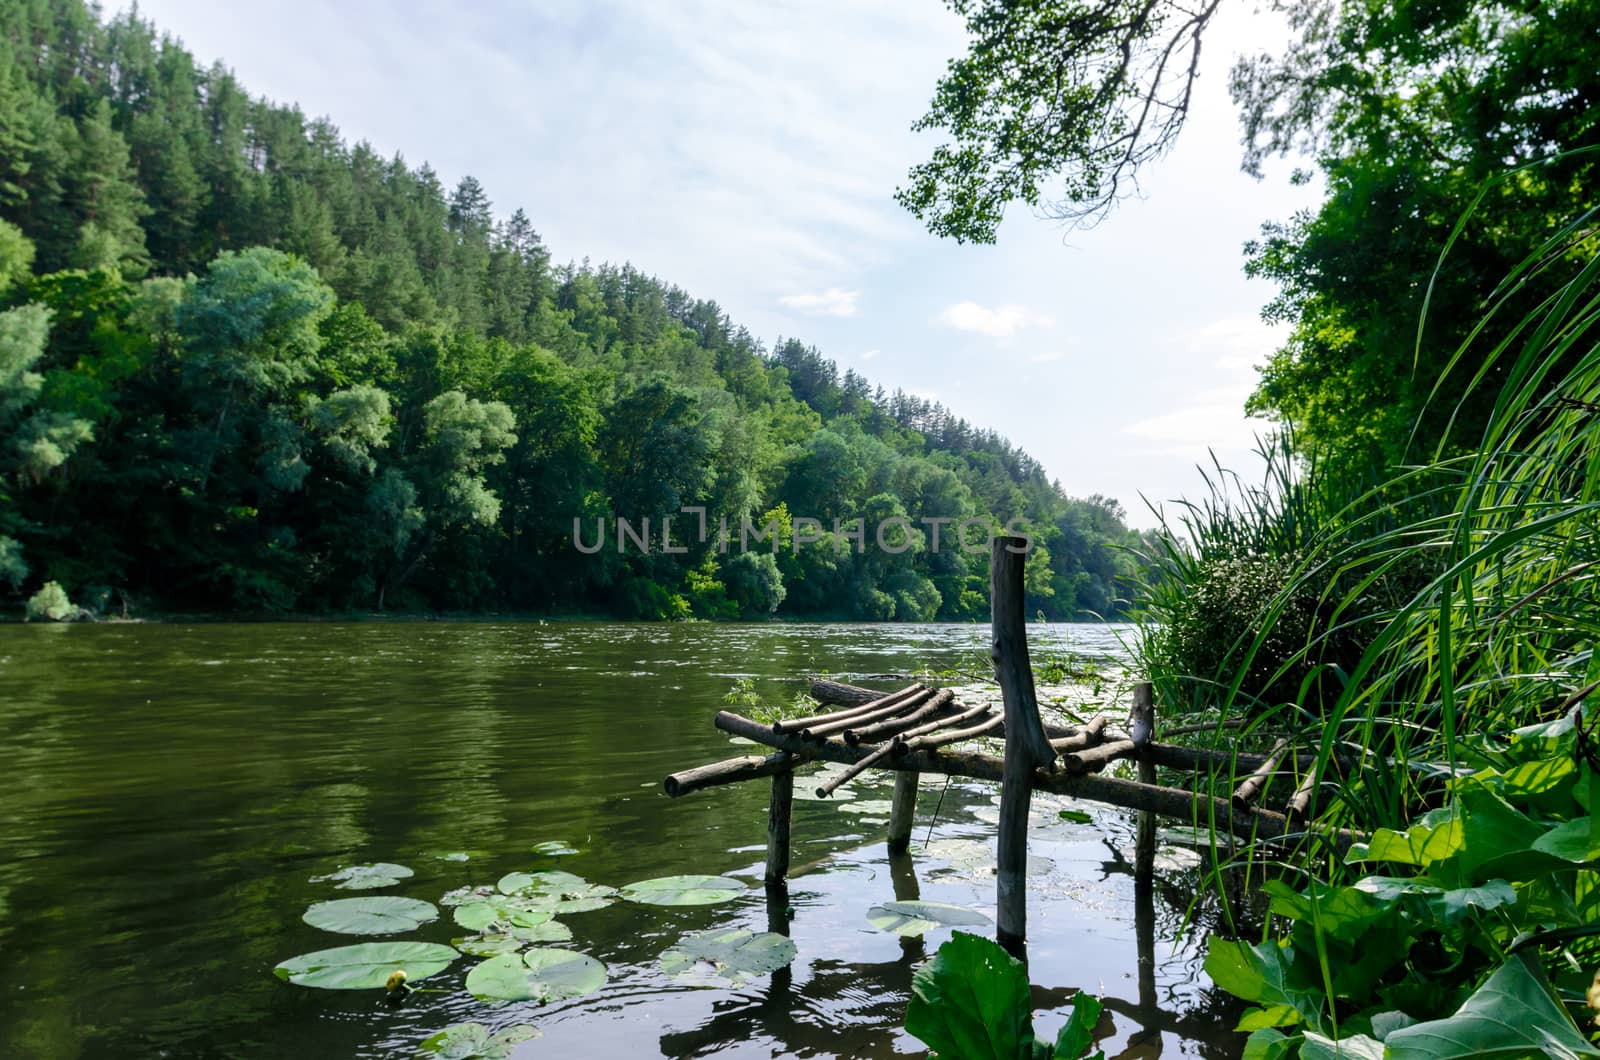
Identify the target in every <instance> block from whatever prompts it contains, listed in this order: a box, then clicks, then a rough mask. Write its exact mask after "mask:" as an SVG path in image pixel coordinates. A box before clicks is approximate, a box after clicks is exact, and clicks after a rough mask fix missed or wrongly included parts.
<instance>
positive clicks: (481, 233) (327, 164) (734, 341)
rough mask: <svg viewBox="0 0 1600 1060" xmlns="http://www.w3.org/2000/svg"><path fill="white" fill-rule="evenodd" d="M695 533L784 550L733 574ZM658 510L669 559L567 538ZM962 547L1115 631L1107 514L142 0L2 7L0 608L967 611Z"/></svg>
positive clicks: (1033, 607) (975, 561)
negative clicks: (714, 531)
mask: <svg viewBox="0 0 1600 1060" xmlns="http://www.w3.org/2000/svg"><path fill="white" fill-rule="evenodd" d="M686 511H689V512H692V511H699V512H701V513H709V514H710V516H711V519H712V521H713V523H715V522H716V521H717V520H718V519H726V520H728V522H729V524H730V525H732V526H742V525H743V523H744V522H745V521H746V520H748V521H749V522H750V523H752V524H754V525H756V526H759V527H762V528H766V527H769V526H775V527H776V528H777V530H776V534H777V541H778V544H779V546H780V547H779V548H778V549H777V550H776V553H777V554H771V553H770V552H768V551H760V552H746V553H744V554H740V555H724V554H721V553H719V552H718V550H717V549H716V548H715V547H714V545H713V543H712V542H711V541H709V540H704V539H705V538H707V536H708V535H707V534H706V533H705V532H704V523H702V524H701V527H702V532H701V533H700V534H699V537H700V538H701V539H702V540H699V541H696V540H694V535H692V534H690V533H688V532H686V531H685V527H686V526H687V525H688V524H689V523H690V522H692V517H691V516H689V515H686V514H684V513H685V512H686ZM665 517H671V518H672V519H674V520H675V521H676V525H675V526H674V529H673V532H672V536H671V539H670V541H669V542H667V543H666V544H664V545H663V546H662V547H659V548H657V547H652V548H651V549H649V550H648V551H644V550H638V551H634V552H632V553H631V554H619V553H618V551H617V550H615V549H609V550H605V551H603V552H600V553H596V554H593V555H588V554H584V552H583V551H582V550H580V549H579V548H577V547H576V546H575V545H574V542H573V526H574V522H575V520H576V521H580V522H581V524H582V525H583V526H585V527H587V528H588V530H587V534H589V535H592V534H593V528H594V527H595V525H596V522H597V520H598V521H600V523H601V524H602V525H613V526H619V525H620V524H618V522H617V520H619V519H621V520H626V521H627V522H628V523H629V525H631V526H632V527H634V528H638V527H640V526H642V525H650V526H652V527H662V520H663V519H664V518H665ZM856 520H860V521H861V525H862V526H864V527H867V528H874V527H875V528H878V532H877V534H876V538H875V539H874V540H872V541H870V542H868V543H869V544H870V545H872V546H875V547H859V546H858V544H857V543H858V542H859V541H860V540H861V539H860V538H852V537H851V536H850V534H849V530H848V529H847V527H848V524H851V523H853V522H855V521H856ZM645 521H648V524H646V523H645ZM841 524H844V526H841ZM963 524H966V525H973V524H975V525H976V526H977V527H983V526H987V527H989V528H990V529H991V530H998V529H999V528H1001V527H1013V528H1014V530H1013V532H1015V531H1017V530H1020V531H1021V532H1023V533H1026V534H1027V535H1028V536H1029V537H1030V538H1031V539H1032V540H1033V541H1034V542H1035V545H1036V548H1035V549H1034V551H1033V553H1032V554H1031V561H1030V563H1029V565H1028V590H1029V593H1028V607H1029V612H1030V613H1033V612H1035V611H1041V612H1043V613H1045V614H1046V615H1047V616H1049V617H1051V618H1057V619H1073V618H1076V617H1078V616H1083V615H1096V616H1105V617H1119V616H1120V615H1122V614H1123V612H1124V611H1125V609H1126V606H1127V604H1126V601H1127V597H1128V593H1129V590H1130V589H1131V586H1132V574H1133V568H1134V566H1135V562H1136V561H1135V559H1134V558H1133V552H1132V550H1131V547H1130V546H1133V545H1136V544H1137V543H1138V542H1139V541H1140V540H1141V536H1140V534H1139V533H1138V532H1136V531H1133V530H1131V529H1129V528H1128V526H1127V525H1126V519H1125V513H1124V512H1123V511H1122V509H1121V508H1120V506H1119V505H1118V504H1117V502H1115V501H1114V500H1111V499H1109V498H1106V497H1101V496H1094V497H1089V498H1072V497H1068V496H1066V495H1065V494H1064V493H1063V492H1062V490H1061V488H1060V486H1059V485H1058V484H1057V483H1055V482H1053V481H1051V480H1050V479H1049V478H1048V476H1047V475H1046V474H1045V472H1044V469H1043V468H1042V467H1041V466H1040V464H1039V463H1038V461H1036V460H1035V459H1033V458H1032V457H1031V456H1029V455H1028V454H1027V453H1025V452H1023V451H1021V450H1020V449H1018V448H1016V447H1015V446H1013V445H1012V444H1011V443H1010V442H1009V441H1007V440H1006V439H1005V438H1003V437H1001V436H1000V435H999V434H997V433H995V432H994V431H992V430H987V429H983V428H980V427H975V426H973V425H971V424H969V423H968V422H967V421H965V420H963V419H961V418H960V417H959V416H957V415H956V414H955V413H954V412H952V411H951V410H950V409H948V408H946V407H944V406H943V405H941V404H939V403H937V402H931V401H928V400H926V399H924V398H921V397H917V396H915V395H912V394H907V393H904V392H902V391H898V390H895V391H889V390H885V389H884V388H883V387H882V386H878V385H875V384H873V383H871V382H869V381H868V380H867V379H865V378H863V377H862V376H861V375H859V374H858V373H856V372H855V371H853V370H849V371H844V372H842V373H841V372H840V370H839V368H838V366H837V365H836V364H835V363H834V362H833V361H831V360H828V359H827V358H826V357H824V356H823V355H822V353H821V352H820V351H818V350H817V349H816V348H815V347H812V346H809V345H807V344H805V343H804V342H802V341H801V340H799V339H797V338H794V337H787V338H785V337H776V338H773V339H771V340H770V341H768V340H764V339H762V338H760V337H757V336H755V335H752V334H751V333H750V332H749V331H748V330H747V329H745V328H743V327H741V326H740V325H738V324H737V323H736V322H734V321H733V320H731V319H730V318H729V317H728V315H727V313H726V312H724V311H723V309H722V308H721V307H720V306H718V305H717V303H715V302H713V301H709V300H704V299H698V298H694V297H691V296H690V295H689V294H688V293H686V292H685V291H683V290H682V289H681V288H678V287H676V286H674V285H672V284H671V283H669V282H666V281H663V280H659V279H657V278H654V277H651V276H647V275H645V274H643V273H641V272H639V271H638V270H637V269H635V268H633V267H632V266H630V265H626V264H623V265H618V264H601V265H592V264H590V263H589V262H588V261H584V262H582V263H581V264H568V265H560V264H557V263H555V262H554V261H552V258H551V253H550V251H549V249H548V248H546V247H545V245H544V243H543V242H542V240H541V239H540V237H539V235H538V233H537V232H536V231H535V229H534V227H533V222H532V221H531V220H530V218H529V217H528V215H527V214H525V213H524V212H523V211H521V210H513V211H509V212H508V211H506V210H504V209H501V210H498V211H497V210H496V209H495V208H494V205H493V204H492V203H491V201H490V199H489V195H488V192H487V190H486V189H485V188H484V187H483V186H482V185H481V184H479V182H478V181H477V180H475V179H474V178H472V177H470V176H468V177H464V178H463V179H462V180H460V181H459V183H457V185H456V186H455V187H454V188H453V189H452V188H446V187H444V186H443V184H442V183H441V181H440V179H439V176H438V174H437V173H436V172H435V171H434V170H433V169H432V168H430V167H429V166H428V165H426V164H423V165H418V166H413V165H412V164H410V163H408V162H407V161H406V160H405V159H404V158H402V157H400V156H396V157H393V158H384V157H380V156H379V155H377V154H376V153H375V152H374V151H373V150H372V148H371V147H370V146H369V145H367V144H366V143H364V142H360V141H357V142H354V143H351V142H350V141H348V140H346V139H345V138H344V136H343V135H342V134H341V133H340V131H339V130H338V129H337V128H336V127H335V126H334V125H333V124H332V123H331V121H329V120H328V119H326V118H316V119H308V118H307V117H306V115H304V114H303V113H302V112H301V111H300V110H299V109H297V108H295V107H293V106H290V105H278V104H273V103H269V102H267V101H265V100H261V99H257V98H253V97H251V96H250V95H249V94H248V92H247V91H246V90H245V88H244V86H242V85H240V84H239V83H238V81H237V80H236V79H235V78H234V77H233V75H232V74H231V73H230V72H229V71H228V70H227V68H226V67H224V66H222V65H220V64H218V65H212V66H206V65H203V64H201V63H200V62H198V61H197V60H196V59H195V57H194V56H192V55H191V54H190V53H189V52H187V51H186V50H185V49H184V48H183V46H182V44H181V43H180V42H178V41H177V40H175V39H173V38H171V37H167V36H162V35H161V34H160V32H159V31H158V30H157V29H156V28H155V27H154V26H153V25H151V24H150V23H149V22H147V21H145V20H144V19H143V18H141V17H140V16H139V14H138V13H137V10H134V11H131V12H126V13H122V14H117V15H113V16H110V17H106V16H105V15H104V12H103V11H102V10H101V9H100V8H98V7H96V6H92V5H89V4H86V3H84V2H83V0H42V2H40V3H35V4H13V5H7V6H6V7H5V8H4V12H3V13H0V611H12V612H13V613H20V612H22V611H23V610H24V608H25V607H27V606H28V603H29V602H30V601H32V602H33V603H32V607H31V609H30V610H31V612H32V613H33V614H34V615H36V616H37V617H41V618H45V617H48V616H49V615H51V614H56V615H68V614H76V613H78V612H77V610H76V609H77V608H86V609H88V610H89V611H90V612H93V613H97V614H105V613H118V614H121V613H123V611H124V610H125V609H127V610H131V612H132V613H134V614H139V613H144V612H145V611H147V610H148V611H152V612H194V613H215V612H224V613H230V614H231V613H238V614H251V615H253V614H258V613H280V612H281V613H285V614H292V613H308V612H319V613H320V612H328V613H331V614H347V613H364V612H367V611H382V612H385V613H388V612H391V611H401V612H407V611H417V612H424V613H429V612H478V611H483V612H500V613H506V612H515V613H523V612H529V613H570V612H577V613H582V614H586V615H587V614H594V615H596V616H605V617H608V618H613V619H681V618H689V617H699V618H745V619H749V618H761V617H767V616H773V615H776V616H779V617H798V616H807V615H817V616H822V615H826V616H840V617H845V618H849V619H867V620H896V621H925V620H934V619H937V620H953V621H966V620H980V619H982V618H983V617H984V615H985V614H986V602H985V591H986V576H987V575H986V570H985V568H984V566H983V564H984V562H985V559H984V556H982V555H977V554H972V553H967V552H963V551H962V550H960V549H958V548H954V547H952V546H951V544H950V543H949V542H948V541H947V542H945V543H944V544H943V545H942V546H941V545H940V544H938V543H937V542H938V541H939V537H938V535H939V530H940V528H941V527H944V528H945V529H946V530H947V531H948V530H949V529H950V528H951V527H955V526H960V525H963ZM824 527H825V528H828V529H827V530H826V531H824V530H822V529H821V528H824ZM885 527H888V528H889V530H888V531H887V533H886V532H885V530H884V528H885ZM646 533H647V534H648V532H646ZM650 536H651V537H653V536H654V535H650ZM662 536H663V537H665V536H666V535H665V534H663V535H662ZM866 536H867V537H872V536H873V535H872V533H871V531H870V530H869V531H868V532H867V534H866ZM947 537H948V533H947ZM672 541H676V542H681V544H678V545H671V542H672ZM802 543H803V544H806V545H807V546H808V547H805V548H794V547H792V546H793V545H796V544H802ZM651 544H652V545H655V544H656V542H655V541H654V540H652V541H651ZM668 546H670V547H668ZM41 594H42V595H41Z"/></svg>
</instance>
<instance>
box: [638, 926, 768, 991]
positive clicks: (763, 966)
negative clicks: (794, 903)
mask: <svg viewBox="0 0 1600 1060" xmlns="http://www.w3.org/2000/svg"><path fill="white" fill-rule="evenodd" d="M797 952H798V951H797V950H796V948H795V944H794V942H793V941H792V940H790V939H788V938H785V937H784V936H782V935H778V934H775V933H773V932H770V931H759V932H757V931H748V930H745V929H744V928H721V929H718V930H715V931H703V932H701V933H699V934H697V935H688V936H685V937H684V938H682V939H679V940H678V942H677V944H676V945H674V946H672V947H671V948H670V949H668V950H667V951H666V952H665V953H663V954H662V955H661V970H662V971H663V972H665V973H666V974H667V975H687V974H690V973H693V972H695V971H697V970H699V969H701V968H703V967H709V968H710V969H711V971H712V972H713V973H714V974H716V975H718V976H721V977H722V978H724V979H728V980H731V981H733V982H735V983H741V982H748V981H750V980H753V979H757V978H759V977H761V976H763V975H769V974H771V973H772V972H775V971H777V970H778V969H779V968H782V967H784V966H785V965H787V964H788V963H789V962H790V961H792V960H794V958H795V954H796V953H797Z"/></svg>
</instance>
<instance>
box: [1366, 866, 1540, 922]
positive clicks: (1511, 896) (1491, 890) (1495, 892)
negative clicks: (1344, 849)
mask: <svg viewBox="0 0 1600 1060" xmlns="http://www.w3.org/2000/svg"><path fill="white" fill-rule="evenodd" d="M1355 889H1356V890H1358V891H1362V892H1365V893H1366V894H1370V895H1372V896H1373V897H1374V898H1377V899H1379V900H1380V901H1394V900H1397V899H1399V898H1402V897H1406V896H1409V895H1416V896H1420V897H1421V898H1423V899H1424V901H1425V904H1426V905H1427V907H1428V909H1429V910H1430V911H1431V912H1432V913H1433V915H1434V917H1435V919H1438V920H1440V921H1443V922H1444V923H1455V922H1456V921H1458V920H1460V919H1461V918H1462V917H1464V916H1466V915H1467V911H1468V910H1469V909H1483V910H1488V909H1498V908H1499V907H1500V906H1503V905H1512V904H1514V903H1515V902H1516V900H1517V892H1516V890H1515V889H1514V888H1513V887H1512V886H1511V885H1510V884H1509V883H1507V882H1506V881H1505V880H1490V881H1489V882H1488V883H1485V884H1483V885H1481V886H1478V887H1455V888H1449V889H1446V888H1444V887H1436V886H1434V885H1432V884H1430V883H1427V882H1425V881H1424V880H1419V879H1404V878H1400V877H1395V876H1365V877H1363V878H1361V879H1359V880H1357V881H1356V883H1355Z"/></svg>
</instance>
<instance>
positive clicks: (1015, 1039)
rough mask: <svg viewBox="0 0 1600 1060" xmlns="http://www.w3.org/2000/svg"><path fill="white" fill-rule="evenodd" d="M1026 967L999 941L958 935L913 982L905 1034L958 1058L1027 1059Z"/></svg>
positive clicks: (1030, 1031) (1029, 1049)
mask: <svg viewBox="0 0 1600 1060" xmlns="http://www.w3.org/2000/svg"><path fill="white" fill-rule="evenodd" d="M1032 1004H1033V1002H1032V995H1031V993H1030V990H1029V987H1028V973H1027V969H1026V968H1024V967H1023V965H1022V962H1021V961H1019V960H1017V959H1016V958H1015V957H1012V956H1011V955H1010V954H1009V953H1007V952H1006V951H1005V950H1003V949H1001V948H1000V947H999V946H998V945H997V944H996V943H993V942H991V941H989V940H988V939H984V938H979V937H977V936H976V935H968V934H966V933H965V932H960V931H958V932H956V933H955V935H953V936H951V938H950V940H949V941H948V942H946V943H945V944H944V945H942V946H940V947H939V952H938V953H937V954H936V955H935V956H934V958H933V960H931V961H929V962H928V963H927V964H924V965H923V966H922V967H921V968H918V969H917V971H916V974H915V975H913V976H912V978H911V1003H910V1005H908V1006H907V1008H906V1031H907V1032H908V1033H910V1034H912V1035H914V1036H915V1037H916V1038H918V1039H919V1040H921V1042H922V1044H923V1045H926V1046H927V1047H928V1048H929V1049H930V1050H931V1051H932V1052H934V1053H935V1054H937V1055H939V1056H941V1057H949V1058H952V1060H954V1058H959V1060H1022V1058H1026V1057H1028V1056H1029V1055H1030V1054H1031V1053H1032V1051H1033V1019H1032V1014H1031V1009H1032Z"/></svg>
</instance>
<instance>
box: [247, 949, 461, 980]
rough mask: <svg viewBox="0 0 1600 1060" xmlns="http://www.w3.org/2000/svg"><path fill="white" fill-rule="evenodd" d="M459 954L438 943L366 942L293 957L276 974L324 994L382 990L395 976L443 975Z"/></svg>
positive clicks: (273, 971)
mask: <svg viewBox="0 0 1600 1060" xmlns="http://www.w3.org/2000/svg"><path fill="white" fill-rule="evenodd" d="M458 956H459V954H457V953H456V951H455V950H453V949H451V948H450V947H449V946H441V945H439V944H438V943H436V942H363V943H360V944H358V945H355V946H339V947H336V948H335V949H331V950H318V951H316V952H315V953H305V954H301V955H300V956H298V957H290V958H289V959H288V960H286V961H284V962H283V963H282V964H280V965H278V966H277V967H276V968H274V969H273V970H272V973H273V974H274V975H276V976H277V977H278V978H279V979H287V980H288V981H289V982H291V983H294V984H295V985H296V986H314V987H318V988H320V989H323V990H372V989H382V988H383V986H384V984H385V983H387V982H388V981H389V976H391V975H393V974H394V973H395V972H401V971H403V972H405V973H406V978H407V979H409V980H413V981H414V980H417V979H425V978H427V977H428V976H430V975H434V974H436V973H438V972H442V971H443V970H444V969H446V968H448V967H449V966H450V962H451V961H454V960H455V959H456V957H458Z"/></svg>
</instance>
